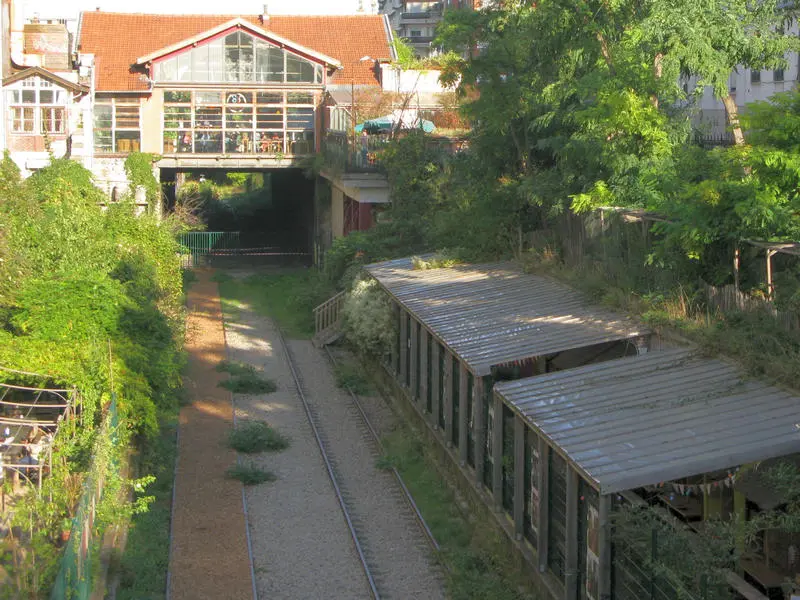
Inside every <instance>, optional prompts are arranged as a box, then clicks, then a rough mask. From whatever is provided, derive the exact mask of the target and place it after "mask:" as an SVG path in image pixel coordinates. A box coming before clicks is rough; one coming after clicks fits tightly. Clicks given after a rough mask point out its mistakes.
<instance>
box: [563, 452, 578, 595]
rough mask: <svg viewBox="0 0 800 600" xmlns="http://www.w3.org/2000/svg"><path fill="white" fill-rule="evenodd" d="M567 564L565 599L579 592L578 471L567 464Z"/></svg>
mask: <svg viewBox="0 0 800 600" xmlns="http://www.w3.org/2000/svg"><path fill="white" fill-rule="evenodd" d="M566 518H567V523H566V533H565V535H566V540H565V542H566V563H567V564H566V565H565V567H566V568H565V572H564V600H572V599H573V598H577V594H578V473H577V471H575V469H573V468H572V467H571V466H570V465H569V464H567V506H566Z"/></svg>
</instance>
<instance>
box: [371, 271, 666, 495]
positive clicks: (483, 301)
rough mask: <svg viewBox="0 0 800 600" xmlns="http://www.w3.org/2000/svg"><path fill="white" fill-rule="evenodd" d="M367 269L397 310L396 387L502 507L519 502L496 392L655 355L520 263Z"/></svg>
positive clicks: (632, 333) (622, 323) (633, 331)
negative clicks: (505, 460) (523, 380)
mask: <svg viewBox="0 0 800 600" xmlns="http://www.w3.org/2000/svg"><path fill="white" fill-rule="evenodd" d="M365 269H366V271H367V272H368V273H369V274H370V275H371V276H372V277H374V278H375V279H376V280H377V281H378V283H379V284H380V286H381V287H382V288H383V289H384V290H385V291H386V292H387V293H388V294H389V296H390V297H391V299H392V302H393V305H394V311H395V313H394V314H395V319H396V322H397V327H396V332H397V335H396V338H395V343H394V346H393V349H392V354H391V360H390V371H391V372H392V374H393V376H394V377H395V379H396V382H397V383H398V384H399V385H400V386H401V388H403V389H405V391H406V393H407V394H408V396H409V397H410V398H411V400H412V402H413V404H414V406H415V408H416V409H417V411H418V412H419V413H420V414H421V415H422V416H423V418H425V419H426V420H427V422H428V423H429V424H430V426H431V427H432V428H433V429H434V430H435V431H436V434H437V435H438V437H439V440H440V441H441V442H442V443H443V444H444V445H446V447H448V448H450V449H453V452H454V453H455V455H456V456H457V457H458V461H459V463H460V465H461V466H462V467H466V468H468V469H469V470H471V472H472V474H473V475H474V477H475V480H476V482H479V484H481V485H482V486H483V487H484V488H485V489H486V490H487V491H488V492H489V493H490V494H492V496H493V499H494V502H495V503H496V505H497V506H500V505H505V506H509V505H510V503H511V501H512V497H511V495H510V494H509V490H508V489H507V486H506V488H504V486H503V481H504V480H505V479H504V477H503V468H502V467H501V466H500V465H501V464H502V456H503V444H504V441H505V440H504V438H503V436H502V435H496V434H495V433H494V432H495V431H502V430H503V428H502V427H501V426H499V425H497V423H498V422H500V421H501V420H502V419H503V418H504V417H510V416H511V413H510V412H509V411H508V409H506V414H505V415H504V412H503V405H502V403H501V402H500V400H499V399H497V400H496V401H495V400H493V398H492V395H491V390H492V386H493V385H494V382H495V381H500V380H504V379H514V378H519V377H525V376H531V375H537V374H542V373H548V372H554V371H559V370H562V369H568V368H572V367H577V366H580V365H584V364H590V363H595V362H599V361H603V360H610V359H614V358H619V357H622V356H631V355H637V354H640V353H644V352H646V351H647V350H648V348H649V345H650V335H651V332H650V331H649V330H648V329H647V328H645V327H643V326H641V325H640V324H638V323H636V322H634V321H633V320H631V319H629V318H625V317H622V316H620V315H618V314H615V313H613V312H611V311H608V310H604V309H600V308H597V307H592V306H590V305H588V304H587V303H586V301H585V300H584V299H583V297H582V296H581V295H580V294H578V293H577V292H576V291H574V290H572V289H571V288H569V287H567V286H565V285H562V284H560V283H557V282H555V281H553V280H551V279H549V278H546V277H540V276H536V275H530V274H526V273H524V272H523V271H522V270H521V269H520V268H519V267H518V266H516V265H513V264H512V263H493V264H481V265H457V266H453V267H447V268H437V269H416V268H414V264H413V261H412V259H411V258H403V259H398V260H392V261H387V262H382V263H376V264H372V265H367V266H366V267H365ZM496 465H498V468H495V466H496Z"/></svg>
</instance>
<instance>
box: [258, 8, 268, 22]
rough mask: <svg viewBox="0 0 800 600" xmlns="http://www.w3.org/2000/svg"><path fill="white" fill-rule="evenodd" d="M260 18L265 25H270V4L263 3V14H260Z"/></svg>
mask: <svg viewBox="0 0 800 600" xmlns="http://www.w3.org/2000/svg"><path fill="white" fill-rule="evenodd" d="M258 20H259V21H260V22H261V24H262V25H263V26H264V27H267V26H269V5H268V4H263V5H262V6H261V14H260V15H259V16H258Z"/></svg>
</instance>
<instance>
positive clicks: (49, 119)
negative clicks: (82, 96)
mask: <svg viewBox="0 0 800 600" xmlns="http://www.w3.org/2000/svg"><path fill="white" fill-rule="evenodd" d="M12 85H14V84H12ZM16 85H18V86H19V88H18V89H13V88H12V89H9V90H8V91H7V92H6V94H7V95H6V98H7V103H8V106H9V113H10V121H11V131H13V132H14V133H29V134H37V135H38V134H63V133H66V131H67V123H66V114H67V109H66V104H67V101H68V97H69V96H68V94H67V90H64V89H63V88H59V87H57V86H54V85H53V84H52V83H51V82H50V81H48V80H46V79H41V78H39V77H30V78H28V79H25V80H23V81H21V82H19V83H18V84H16Z"/></svg>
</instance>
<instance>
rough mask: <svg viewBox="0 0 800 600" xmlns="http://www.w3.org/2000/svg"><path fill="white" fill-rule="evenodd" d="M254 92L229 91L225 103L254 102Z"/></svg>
mask: <svg viewBox="0 0 800 600" xmlns="http://www.w3.org/2000/svg"><path fill="white" fill-rule="evenodd" d="M252 103H253V93H252V92H228V93H227V95H226V96H225V104H252Z"/></svg>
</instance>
